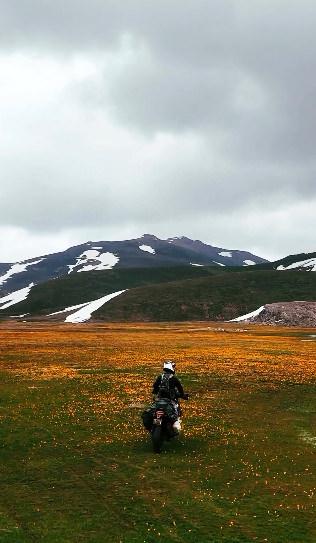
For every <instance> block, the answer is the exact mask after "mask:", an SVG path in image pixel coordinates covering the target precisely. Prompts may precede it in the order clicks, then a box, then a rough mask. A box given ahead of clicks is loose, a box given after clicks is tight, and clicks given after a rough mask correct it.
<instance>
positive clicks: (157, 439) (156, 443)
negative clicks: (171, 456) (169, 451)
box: [151, 426, 163, 453]
mask: <svg viewBox="0 0 316 543" xmlns="http://www.w3.org/2000/svg"><path fill="white" fill-rule="evenodd" d="M151 439H152V442H153V449H154V452H155V453H160V452H161V446H162V441H163V438H162V428H161V426H155V428H153V430H152V432H151Z"/></svg>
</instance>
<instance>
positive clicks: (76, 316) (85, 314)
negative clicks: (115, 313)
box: [63, 289, 126, 323]
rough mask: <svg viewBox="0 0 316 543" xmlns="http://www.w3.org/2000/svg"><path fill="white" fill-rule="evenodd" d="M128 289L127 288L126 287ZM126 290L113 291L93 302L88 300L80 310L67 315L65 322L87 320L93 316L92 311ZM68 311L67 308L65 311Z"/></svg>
mask: <svg viewBox="0 0 316 543" xmlns="http://www.w3.org/2000/svg"><path fill="white" fill-rule="evenodd" d="M125 290H126V289H125ZM125 290H119V291H117V292H113V293H112V294H107V295H106V296H102V298H98V299H97V300H92V302H88V303H86V304H84V305H83V307H81V309H79V311H75V313H72V314H71V315H68V317H66V319H65V322H71V323H79V322H86V321H88V320H89V319H90V318H91V315H92V313H94V311H96V310H97V309H99V308H100V307H102V305H104V304H105V303H107V302H109V301H110V300H112V298H115V297H116V296H119V295H120V294H122V293H123V292H125ZM68 310H71V308H68ZM65 311H67V308H66V309H65V310H64V311H63V312H65Z"/></svg>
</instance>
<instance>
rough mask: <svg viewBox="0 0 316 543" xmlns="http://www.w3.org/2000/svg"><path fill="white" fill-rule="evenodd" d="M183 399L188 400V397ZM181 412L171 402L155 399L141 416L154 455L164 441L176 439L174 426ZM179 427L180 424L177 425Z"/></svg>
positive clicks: (158, 451) (177, 406) (159, 450)
mask: <svg viewBox="0 0 316 543" xmlns="http://www.w3.org/2000/svg"><path fill="white" fill-rule="evenodd" d="M184 399H188V395H186V396H185V398H184ZM180 415H181V410H180V407H179V405H178V404H176V409H175V405H174V404H173V403H172V402H171V400H168V399H165V398H160V399H157V400H156V401H155V402H154V403H153V404H152V405H151V406H150V408H149V409H147V410H146V411H145V412H144V413H143V415H142V418H143V423H144V426H145V428H146V429H147V430H148V431H149V432H150V435H151V440H152V445H153V450H154V452H155V453H160V452H161V449H162V445H163V442H164V441H170V439H172V438H174V437H176V436H177V435H178V434H179V431H178V429H177V428H175V427H174V424H175V422H176V421H177V420H179V416H180ZM179 426H180V424H179Z"/></svg>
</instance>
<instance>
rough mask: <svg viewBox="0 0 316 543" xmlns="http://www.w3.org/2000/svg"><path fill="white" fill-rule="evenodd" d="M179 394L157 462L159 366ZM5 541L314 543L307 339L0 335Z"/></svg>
mask: <svg viewBox="0 0 316 543" xmlns="http://www.w3.org/2000/svg"><path fill="white" fill-rule="evenodd" d="M165 358H172V359H173V360H175V361H176V362H177V369H178V376H179V377H180V379H181V380H182V382H183V384H184V386H185V389H186V390H187V391H188V392H189V393H190V394H191V399H190V401H189V402H187V403H185V404H184V405H183V410H184V422H183V427H184V433H183V436H182V437H181V438H180V439H179V440H178V441H173V442H170V443H168V444H167V445H166V446H165V448H164V451H163V453H162V454H160V455H154V454H153V453H152V451H151V444H150V441H149V438H148V436H147V435H146V432H145V431H144V430H143V428H142V424H141V419H140V413H141V412H142V410H143V408H144V406H145V405H146V404H148V403H149V402H150V401H151V398H152V397H151V384H152V382H153V380H154V378H155V376H156V375H157V374H158V373H159V372H160V369H161V362H162V360H163V359H165ZM0 374H1V375H0V377H1V397H0V472H1V473H0V479H1V493H0V541H1V543H33V542H34V543H37V542H43V543H78V542H79V543H80V542H85V543H106V542H109V543H110V542H111V543H120V542H121V543H157V542H158V541H164V542H166V543H168V542H170V543H171V542H178V543H180V542H184V543H191V542H194V543H196V542H199V543H208V542H209V543H211V542H212V543H217V542H218V543H219V542H224V543H225V542H227V543H228V542H229V543H246V542H251V541H257V542H269V543H283V542H284V543H285V542H286V543H299V542H300V543H314V542H315V540H316V522H315V508H316V497H315V494H316V433H315V427H316V424H315V423H316V404H315V393H316V330H315V329H314V330H313V329H297V328H296V329H288V328H276V327H273V328H270V327H266V326H259V325H245V324H243V325H241V324H236V323H235V324H220V323H202V322H201V323H196V322H195V323H185V324H183V323H181V324H179V323H171V324H170V323H169V324H163V323H159V324H153V323H150V324H131V323H130V324H96V323H95V324H93V323H91V324H82V325H81V324H78V325H71V324H69V325H65V324H44V323H43V324H35V323H25V324H23V323H1V325H0Z"/></svg>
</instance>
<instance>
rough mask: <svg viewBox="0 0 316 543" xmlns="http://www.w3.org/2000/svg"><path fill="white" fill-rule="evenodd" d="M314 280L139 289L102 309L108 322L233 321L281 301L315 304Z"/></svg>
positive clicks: (272, 276) (221, 280) (247, 278)
mask: <svg viewBox="0 0 316 543" xmlns="http://www.w3.org/2000/svg"><path fill="white" fill-rule="evenodd" d="M315 299H316V274H302V273H300V272H284V273H279V272H277V271H269V270H267V271H248V272H247V273H245V272H244V271H240V272H235V273H229V272H226V273H225V272H224V273H217V274H216V275H212V276H209V277H201V278H198V279H188V280H183V281H177V282H173V283H168V284H165V285H161V284H160V285H152V286H150V287H148V286H146V287H138V288H135V289H132V290H130V291H128V292H125V293H124V294H122V295H121V296H119V297H118V298H116V299H114V300H112V301H111V302H110V303H108V304H106V305H104V306H103V307H101V308H100V309H99V310H98V311H96V313H95V314H94V318H96V319H102V320H105V321H185V320H230V319H233V318H235V317H238V316H239V315H243V314H246V313H248V312H250V311H253V310H255V309H257V308H258V307H259V306H261V305H264V304H267V303H274V302H278V301H294V300H315Z"/></svg>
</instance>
